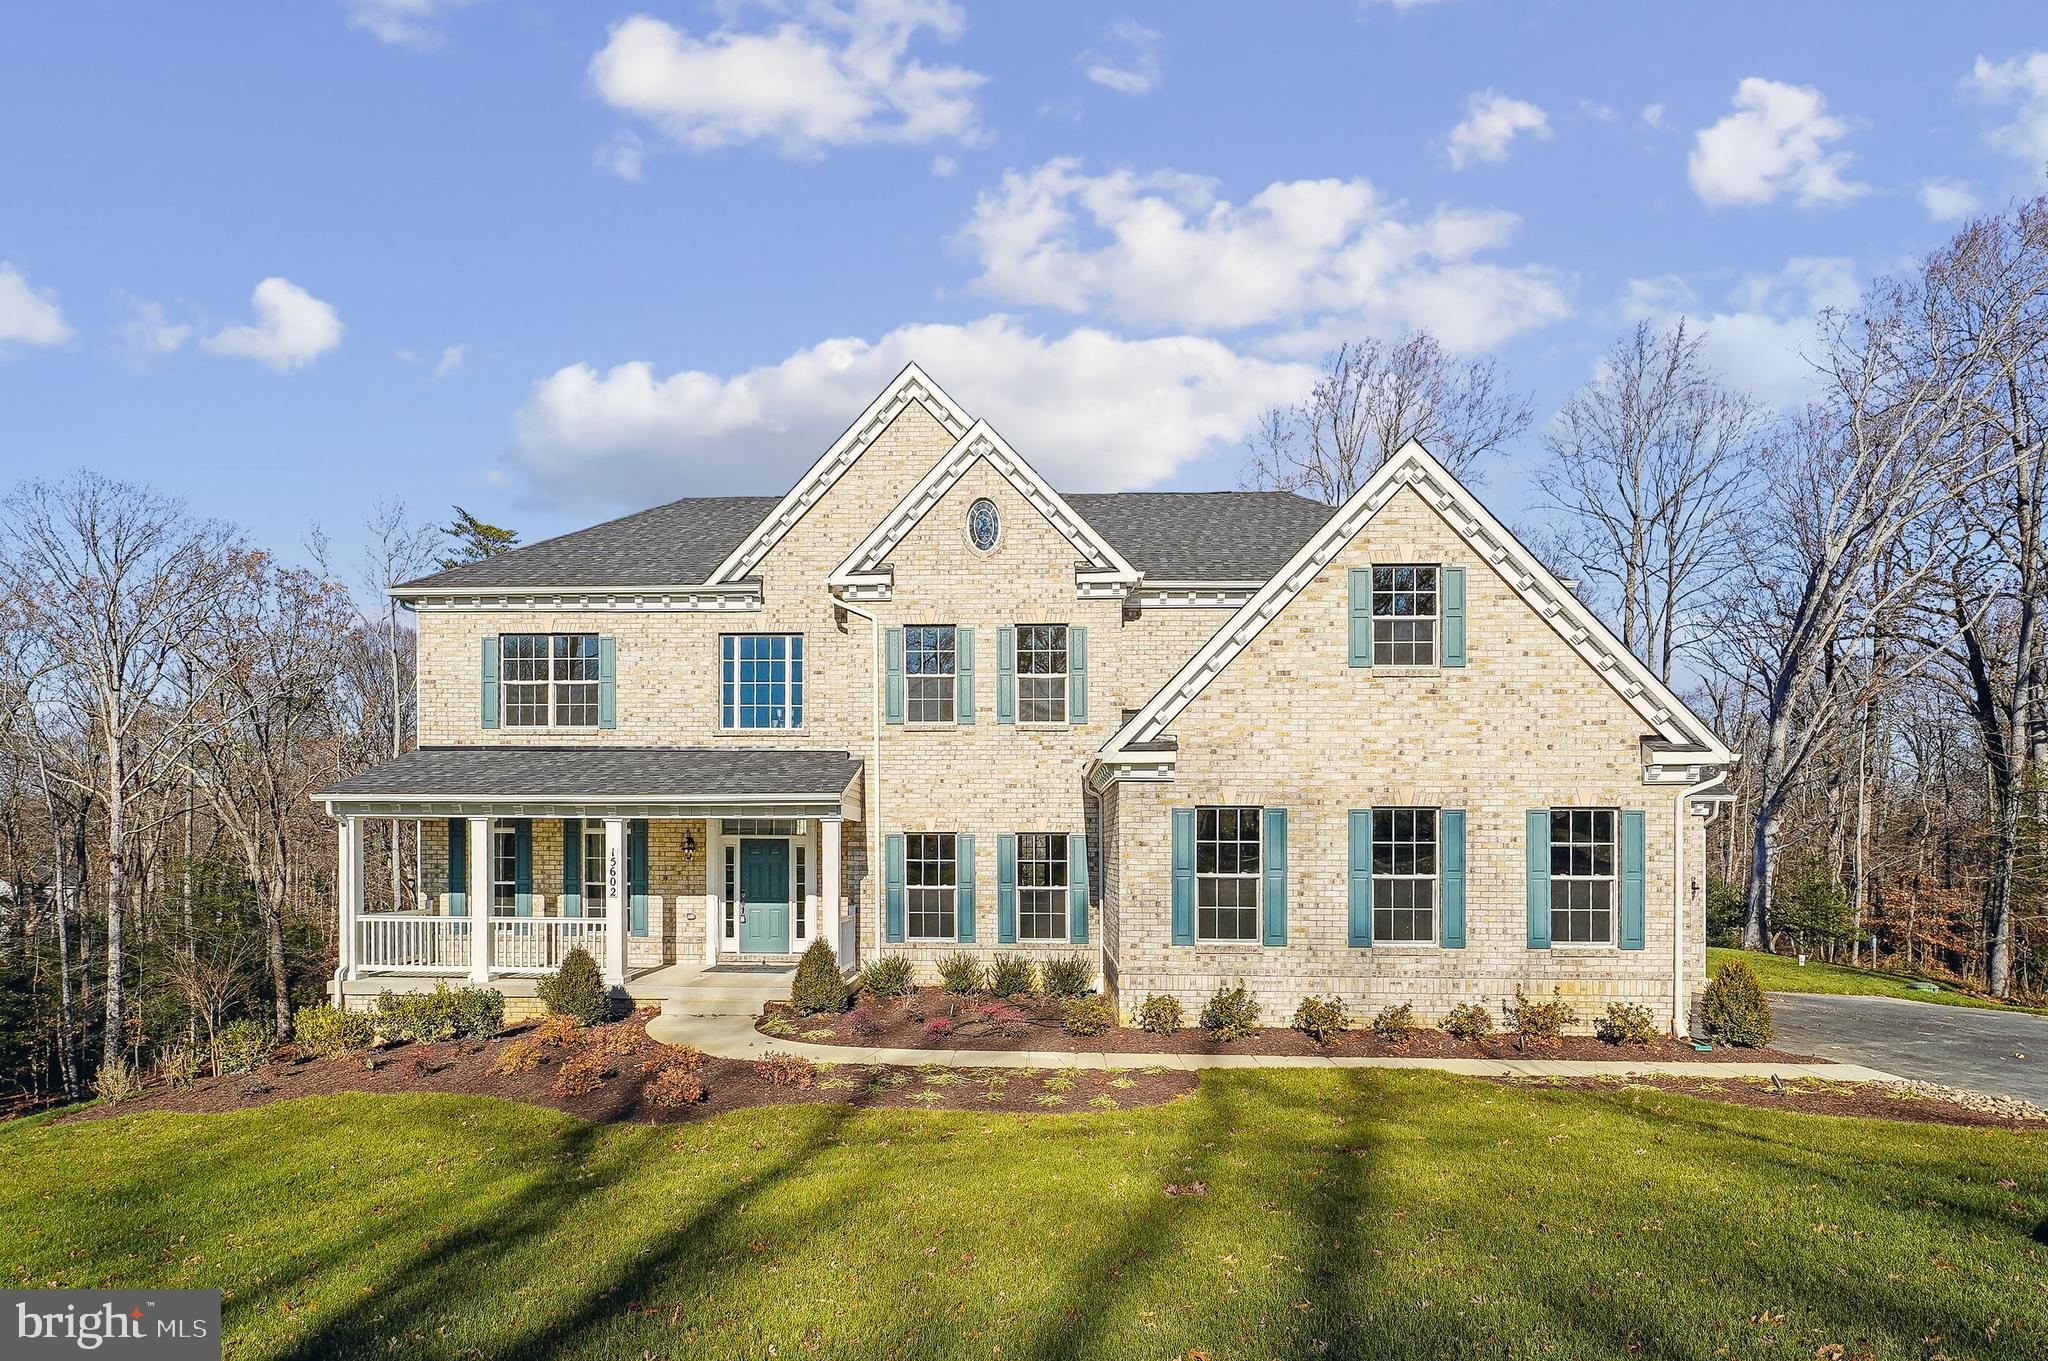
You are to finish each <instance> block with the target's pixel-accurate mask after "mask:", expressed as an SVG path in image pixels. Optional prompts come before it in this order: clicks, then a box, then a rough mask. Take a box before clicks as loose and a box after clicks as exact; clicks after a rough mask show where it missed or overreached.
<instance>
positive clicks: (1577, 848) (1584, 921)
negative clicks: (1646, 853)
mask: <svg viewBox="0 0 2048 1361" xmlns="http://www.w3.org/2000/svg"><path fill="white" fill-rule="evenodd" d="M1614 822H1615V817H1614V810H1613V809H1612V808H1553V809H1551V810H1550V939H1551V943H1552V944H1584V943H1593V944H1603V945H1604V944H1606V943H1607V942H1609V941H1611V940H1613V939H1614Z"/></svg>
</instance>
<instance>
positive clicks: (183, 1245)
mask: <svg viewBox="0 0 2048 1361" xmlns="http://www.w3.org/2000/svg"><path fill="white" fill-rule="evenodd" d="M1169 1186H1171V1187H1173V1188H1174V1189H1175V1191H1176V1192H1178V1194H1168V1193H1167V1188H1168V1187H1169ZM2044 1216H2048V1137H2044V1136H2040V1135H2030V1134H2017V1133H2010V1132H2004V1131H1979V1130H1963V1129H1956V1128H1950V1127H1943V1126H1934V1125H1904V1124H1895V1123H1890V1122H1884V1121H1867V1120H1841V1119H1831V1118H1824V1117H1811V1116H1793V1115H1781V1114H1776V1113H1772V1112H1765V1111H1757V1110H1752V1109H1746V1108H1741V1107H1735V1106H1730V1105H1723V1104H1715V1103H1709V1102H1703V1101H1696V1100H1692V1099H1689V1098H1686V1097H1682V1096H1675V1095H1671V1094H1669V1093H1663V1092H1656V1091H1648V1090H1630V1089H1623V1090H1621V1091H1619V1092H1615V1093H1604V1092H1586V1091H1569V1090H1549V1089H1537V1088H1513V1087H1504V1086H1499V1085H1494V1084H1489V1083H1485V1082H1480V1081H1475V1080H1470V1079H1460V1078H1455V1077H1450V1076H1447V1075H1443V1074H1436V1073H1410V1072H1402V1073H1391V1072H1386V1071H1374V1070H1365V1071H1358V1070H1352V1071H1344V1072H1334V1073H1333V1072H1320V1073H1310V1072H1299V1071H1266V1072H1250V1073H1229V1074H1210V1075H1207V1076H1205V1077H1204V1079H1203V1081H1202V1083H1201V1086H1200V1089H1199V1090H1198V1091H1197V1093H1196V1094H1195V1095H1193V1096H1191V1097H1187V1098H1183V1099H1182V1100H1179V1101H1176V1102H1172V1103H1170V1104H1168V1105H1164V1106H1158V1107H1153V1108H1149V1109H1145V1110H1134V1111H1119V1112H1109V1113H1103V1114H1089V1115H1048V1116H1029V1115H1026V1116H1019V1115H1001V1114H982V1113H979V1112H937V1113H925V1112H910V1111H902V1110H881V1111H873V1110H857V1109H854V1108H852V1107H848V1106H819V1105H808V1106H788V1107H762V1108H756V1109H750V1110H743V1111H738V1112H735V1113H733V1114H729V1115H725V1116H721V1117H719V1118H716V1119H713V1120H709V1121H705V1122H703V1123H699V1124H692V1125H681V1126H676V1125H671V1126H647V1125H632V1124H616V1125H604V1126H599V1125H591V1124H586V1123H584V1122H582V1121H579V1120H577V1119H575V1118H574V1117H572V1116H569V1115H566V1114H563V1113H560V1112H554V1111H547V1110H541V1109H536V1108H533V1107H529V1106H522V1105H518V1104H515V1103H512V1102H507V1101H498V1100H492V1099H488V1098H477V1097H452V1096H360V1095H337V1096H321V1097H312V1098H307V1099H304V1100H300V1101H292V1102H284V1103H280V1104H276V1105H270V1106H265V1107H262V1108H259V1109H253V1110H247V1111H242V1112H237V1113H233V1114H226V1115H212V1116H189V1115H166V1114H152V1115H142V1116H122V1117H116V1118H112V1119H107V1120H97V1121H87V1122H78V1123H68V1124H58V1123H53V1122H51V1121H49V1120H47V1119H42V1120H35V1121H25V1122H20V1123H17V1124H15V1125H13V1126H11V1127H7V1128H5V1129H0V1224H4V1225H6V1226H7V1233H6V1236H5V1239H4V1241H5V1247H4V1249H0V1263H4V1265H5V1268H6V1270H5V1282H4V1283H5V1284H6V1285H8V1286H28V1285H69V1286H87V1285H101V1286H106V1285H117V1284H119V1285H142V1284H149V1285H157V1286H166V1287H168V1286H221V1287H224V1288H225V1289H226V1290H227V1291H228V1292H229V1302H228V1315H227V1332H228V1339H229V1346H228V1354H229V1355H230V1356H234V1357H245V1358H247V1357H264V1358H271V1357H281V1358H282V1357H289V1358H311V1357H325V1356H332V1357H364V1356H404V1357H408V1358H412V1357H448V1358H454V1357H473V1356H487V1357H502V1356H542V1355H545V1356H567V1357H590V1358H613V1357H629V1356H630V1357H635V1358H638V1357H642V1356H654V1357H697V1356H701V1357H721V1358H722V1357H730V1356H753V1357H767V1356H770V1355H774V1356H779V1357H781V1358H795V1357H803V1356H810V1355H816V1356H819V1357H871V1356H872V1357H882V1356H901V1357H943V1356H961V1357H967V1356H973V1357H981V1358H1002V1359H1003V1361H1007V1359H1008V1358H1015V1357H1046V1358H1070V1357H1103V1356H1110V1357H1125V1356H1127V1357H1144V1358H1169V1357H1177V1356H1178V1357H1185V1356H1188V1355H1190V1354H1194V1353H1197V1352H1199V1353H1204V1354H1206V1355H1207V1356H1209V1357H1213V1358H1217V1359H1218V1361H1221V1358H1225V1357H1266V1356H1289V1357H1292V1356H1300V1357H1318V1356H1357V1357H1394V1356H1429V1357H1436V1356H1454V1355H1455V1356H1467V1355H1478V1356H1531V1355H1542V1356H1571V1357H1580V1356H1583V1357H1614V1356H1622V1355H1625V1354H1629V1353H1632V1352H1633V1353H1635V1354H1639V1355H1645V1356H1658V1357H1673V1356H1677V1357H1687V1356H1697V1357H1711V1356H1740V1357H1759V1356H1781V1357H1798V1358H1802V1359H1808V1361H1810V1358H1812V1357H1814V1356H1816V1355H1822V1356H1830V1355H1836V1356H1856V1355H1864V1354H1868V1355H1874V1356H1911V1357H1927V1356H1932V1355H1938V1354H1945V1355H1950V1356H1957V1357H1964V1356H1977V1357H1993V1356H2014V1357H2019V1356H2030V1357H2038V1356H2040V1355H2042V1354H2043V1350H2044V1347H2048V1246H2044V1243H2048V1224H2044V1223H2043V1220H2044ZM1835 1346H1840V1347H1841V1348H1843V1350H1842V1351H1840V1352H1834V1351H1827V1350H1821V1349H1824V1348H1831V1347H1835Z"/></svg>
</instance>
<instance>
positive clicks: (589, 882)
mask: <svg viewBox="0 0 2048 1361" xmlns="http://www.w3.org/2000/svg"><path fill="white" fill-rule="evenodd" d="M605 897H606V894H605V864H604V824H603V823H602V822H598V823H596V824H595V825H593V824H592V823H591V822H585V823H584V824H583V915H584V916H586V917H602V916H603V915H604V909H605Z"/></svg>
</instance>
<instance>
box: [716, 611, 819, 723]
mask: <svg viewBox="0 0 2048 1361" xmlns="http://www.w3.org/2000/svg"><path fill="white" fill-rule="evenodd" d="M718 645H719V681H718V705H719V719H718V721H719V724H720V726H722V727H724V728H726V729H727V730H729V731H744V730H748V729H766V728H801V727H802V726H803V725H804V640H803V635H802V634H800V633H728V634H724V635H722V636H721V637H720V639H719V644H718Z"/></svg>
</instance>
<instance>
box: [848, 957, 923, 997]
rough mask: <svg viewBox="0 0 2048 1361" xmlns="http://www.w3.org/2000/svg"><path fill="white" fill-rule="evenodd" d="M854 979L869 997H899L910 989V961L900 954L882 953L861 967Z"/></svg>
mask: <svg viewBox="0 0 2048 1361" xmlns="http://www.w3.org/2000/svg"><path fill="white" fill-rule="evenodd" d="M856 981H857V983H858V985H859V989H860V991H862V992H864V993H866V994H867V995H868V996H870V997H901V996H902V995H903V994H904V993H906V992H909V991H910V961H909V960H908V959H905V958H904V957H903V956H902V955H883V956H882V957H881V958H879V959H877V960H876V961H875V962H874V963H872V964H870V965H868V966H867V967H866V968H865V969H862V970H861V971H860V977H859V978H858V979H857V980H856Z"/></svg>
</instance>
